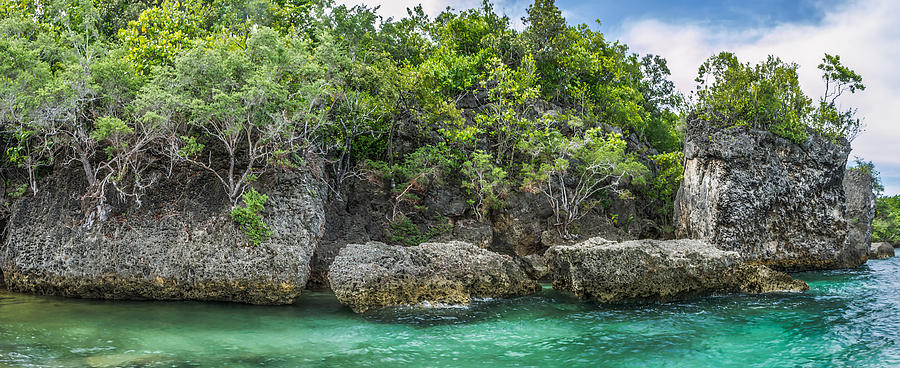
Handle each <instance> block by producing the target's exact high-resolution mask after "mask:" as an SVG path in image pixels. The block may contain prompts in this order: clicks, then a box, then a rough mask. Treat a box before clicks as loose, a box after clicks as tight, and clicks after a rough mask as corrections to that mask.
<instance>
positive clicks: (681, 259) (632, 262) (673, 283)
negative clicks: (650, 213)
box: [546, 238, 809, 302]
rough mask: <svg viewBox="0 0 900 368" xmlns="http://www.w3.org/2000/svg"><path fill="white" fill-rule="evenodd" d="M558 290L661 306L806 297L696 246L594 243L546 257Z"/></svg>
mask: <svg viewBox="0 0 900 368" xmlns="http://www.w3.org/2000/svg"><path fill="white" fill-rule="evenodd" d="M546 255H547V259H548V262H549V264H550V278H551V279H552V280H553V287H554V288H556V289H562V290H567V291H570V292H573V293H574V294H575V295H576V296H578V297H579V298H582V299H592V300H596V301H599V302H622V301H665V300H673V299H681V298H686V297H691V296H698V295H707V294H713V293H720V292H724V293H733V292H737V293H765V292H773V291H805V290H808V289H809V286H808V285H806V283H805V282H803V281H799V280H794V279H793V278H791V277H790V276H788V275H786V274H784V273H781V272H778V271H774V270H771V269H769V268H768V267H766V266H761V265H750V264H746V263H744V262H743V261H742V260H741V257H740V255H738V254H737V253H736V252H730V251H723V250H720V249H717V248H716V247H714V246H712V245H710V244H709V243H706V242H703V241H699V240H670V241H661V240H634V241H627V242H622V243H615V242H610V241H607V240H605V239H602V238H592V239H589V240H587V241H584V242H582V243H578V244H576V245H570V246H556V247H552V248H550V249H549V250H548V251H547V253H546Z"/></svg>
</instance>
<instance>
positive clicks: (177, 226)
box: [0, 173, 324, 304]
mask: <svg viewBox="0 0 900 368" xmlns="http://www.w3.org/2000/svg"><path fill="white" fill-rule="evenodd" d="M83 180H84V179H83V178H82V177H79V176H77V175H75V174H66V173H56V174H54V175H53V176H52V177H50V178H48V179H47V181H46V183H45V184H44V185H43V188H44V190H42V191H41V192H39V193H38V194H37V195H36V196H34V197H27V198H23V199H22V200H20V201H19V202H17V203H16V205H15V206H14V208H13V215H12V219H11V226H10V232H9V239H8V242H7V243H6V244H5V247H4V249H3V251H2V252H0V265H2V268H3V269H4V271H5V272H6V284H7V286H8V287H9V289H10V290H12V291H20V292H30V293H37V294H54V295H62V296H72V297H85V298H106V299H159V300H170V299H193V300H219V301H235V302H246V303H254V304H286V303H292V302H294V301H295V300H296V298H297V297H298V296H299V295H300V292H301V290H302V289H303V288H304V286H305V284H306V281H307V277H308V270H309V261H310V257H311V256H312V253H313V250H314V248H315V245H316V242H317V241H318V239H319V237H320V236H321V233H322V230H323V226H324V211H323V209H322V206H323V204H322V202H323V201H322V198H321V195H322V194H323V192H320V190H319V188H318V187H317V186H316V185H314V184H312V183H313V181H312V180H310V179H309V178H308V176H306V175H304V174H300V173H283V174H278V175H273V176H264V177H262V178H261V179H260V181H259V182H258V183H257V184H258V186H257V187H258V188H259V191H260V192H262V193H265V194H267V195H268V196H269V199H268V202H267V203H266V206H265V210H264V212H263V217H264V219H265V221H266V222H267V223H268V225H269V226H270V227H271V231H272V237H271V239H270V240H268V241H266V242H264V243H262V244H261V245H258V246H254V245H252V244H251V243H250V242H249V240H248V238H247V237H246V235H244V234H243V233H242V232H241V231H240V230H239V229H238V228H237V226H236V225H235V223H234V221H233V220H232V219H231V217H230V216H229V212H230V207H231V206H230V205H229V204H228V203H227V202H228V200H227V199H224V200H223V197H224V195H223V194H222V191H221V189H220V188H221V186H220V185H219V184H218V182H217V181H215V179H211V178H204V177H200V178H197V177H176V178H173V179H172V180H167V181H165V183H163V184H161V185H160V186H158V187H155V188H154V189H152V191H151V192H149V193H147V195H146V196H144V197H143V199H142V205H141V206H140V207H135V206H126V205H123V206H124V207H114V208H112V210H111V212H110V213H111V214H112V215H113V217H111V218H110V219H108V220H106V221H104V222H101V223H98V224H95V225H93V226H90V227H86V226H84V225H83V224H82V222H83V218H84V216H83V212H82V210H81V204H80V201H79V200H76V199H73V196H72V193H78V192H79V191H80V190H83V188H84V186H83V182H84V181H83ZM224 198H227V197H224ZM110 202H111V203H114V201H112V200H111V201H110Z"/></svg>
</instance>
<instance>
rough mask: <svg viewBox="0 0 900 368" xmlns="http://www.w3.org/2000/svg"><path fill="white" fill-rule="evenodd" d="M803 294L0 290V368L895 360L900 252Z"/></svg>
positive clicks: (813, 275)
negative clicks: (204, 296) (187, 295)
mask: <svg viewBox="0 0 900 368" xmlns="http://www.w3.org/2000/svg"><path fill="white" fill-rule="evenodd" d="M795 276H796V277H798V278H800V279H803V280H805V281H807V282H809V284H810V287H811V290H810V291H809V292H808V293H801V294H790V293H782V294H769V295H761V296H745V295H736V296H714V297H708V298H700V299H693V300H690V301H685V302H677V303H664V304H644V305H615V306H608V305H606V306H605V305H599V304H594V303H587V302H579V301H576V300H573V299H572V298H570V297H569V296H567V295H566V294H564V293H560V292H556V291H553V290H552V289H550V288H549V287H545V289H544V291H543V292H542V293H540V294H538V295H535V296H530V297H524V298H518V299H513V300H502V301H501V300H495V301H482V302H478V303H475V304H473V305H471V306H469V307H460V308H449V309H440V310H435V309H421V308H419V309H395V310H389V311H381V312H377V313H373V314H368V315H361V316H360V315H355V314H353V313H352V312H350V310H349V309H347V308H345V307H343V306H341V305H340V304H338V303H337V300H336V299H335V298H334V296H333V295H332V294H329V293H307V294H306V295H305V296H304V297H303V298H302V300H301V301H300V302H299V303H298V304H297V305H293V306H281V307H260V306H249V305H240V304H227V303H200V302H111V301H95V300H79V299H64V298H55V297H37V296H28V295H21V294H11V293H6V292H3V291H0V366H16V367H17V366H26V367H27V366H53V367H59V366H71V367H82V366H94V367H103V366H139V367H172V366H175V367H183V366H272V367H282V366H308V367H326V366H342V367H391V366H406V367H447V366H453V367H503V366H512V365H517V366H534V367H607V366H608V367H645V366H667V367H703V366H708V367H722V366H736V367H748V366H754V367H897V366H900V316H898V313H900V259H898V258H893V259H890V260H886V261H870V262H869V263H868V264H867V265H865V266H863V267H860V268H858V269H853V270H842V271H826V272H807V273H801V274H797V275H795Z"/></svg>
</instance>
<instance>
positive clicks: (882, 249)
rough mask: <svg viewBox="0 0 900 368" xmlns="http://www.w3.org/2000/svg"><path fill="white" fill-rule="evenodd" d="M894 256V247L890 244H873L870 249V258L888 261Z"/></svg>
mask: <svg viewBox="0 0 900 368" xmlns="http://www.w3.org/2000/svg"><path fill="white" fill-rule="evenodd" d="M893 256H894V247H893V246H891V244H890V243H872V245H871V246H870V247H869V258H871V259H888V258H891V257H893Z"/></svg>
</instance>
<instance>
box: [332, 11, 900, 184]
mask: <svg viewBox="0 0 900 368" xmlns="http://www.w3.org/2000/svg"><path fill="white" fill-rule="evenodd" d="M338 2H339V3H346V4H360V3H365V4H367V5H369V6H373V5H377V4H381V9H380V11H379V13H380V14H382V15H384V16H394V17H402V16H404V15H406V8H407V7H412V6H414V5H415V4H419V3H421V4H422V6H423V9H424V10H425V12H426V13H428V14H430V15H436V14H438V13H439V12H440V11H441V10H443V9H444V8H446V7H447V6H450V7H453V8H454V9H457V10H459V9H467V8H471V7H476V6H478V5H479V4H480V3H481V1H480V0H457V1H446V0H421V1H407V0H367V1H360V0H338ZM494 3H495V7H496V8H497V9H498V10H499V11H501V12H503V13H505V14H507V15H509V16H510V18H512V19H513V20H514V26H516V27H521V21H520V20H519V19H520V18H521V17H522V16H523V15H524V14H525V9H526V8H527V7H528V5H529V4H531V1H530V0H495V1H494ZM557 6H558V7H559V8H560V9H561V10H562V12H563V16H564V17H566V19H567V20H568V21H569V23H570V24H577V23H586V24H589V25H591V26H592V28H594V29H599V30H600V31H602V32H604V33H605V34H606V35H607V39H618V40H620V41H622V42H624V43H625V44H627V45H628V46H629V47H630V48H631V50H632V51H633V52H636V53H639V54H647V53H652V54H658V55H661V56H663V57H665V58H666V60H668V65H669V68H670V69H671V70H672V77H671V78H672V80H673V81H674V82H675V84H676V86H677V87H678V89H680V90H681V91H683V92H686V93H687V92H690V91H691V90H693V89H694V81H693V80H694V78H695V77H696V75H697V67H698V66H699V65H700V64H701V63H702V62H703V61H704V60H705V59H706V58H708V57H709V56H712V55H713V54H716V53H718V52H719V51H731V52H734V53H735V54H737V56H738V58H740V59H741V60H742V61H745V62H754V63H755V62H759V61H762V60H764V59H765V58H766V56H767V55H770V54H773V55H776V56H779V57H781V58H782V59H783V60H785V61H788V62H796V63H798V64H799V65H800V69H799V74H800V81H801V84H802V86H803V88H804V90H805V92H806V93H807V94H808V95H810V96H813V97H816V96H820V95H821V94H822V89H823V88H824V84H823V82H822V79H821V72H820V71H819V70H818V69H817V68H816V66H817V65H818V64H819V63H820V62H821V60H822V57H823V56H824V54H825V53H826V52H827V53H829V54H838V55H840V56H841V61H842V62H843V64H844V65H846V66H848V67H850V68H852V69H854V70H855V71H856V72H858V73H859V74H861V75H862V76H863V82H864V83H865V85H866V87H867V88H866V90H865V91H863V92H860V93H857V94H855V95H851V96H847V97H846V98H844V97H842V104H843V105H844V107H856V108H858V109H859V110H858V115H857V116H859V117H860V118H862V120H863V124H864V126H865V130H864V131H863V132H862V133H861V134H860V135H859V136H858V137H857V138H856V140H854V141H853V143H852V144H853V152H852V153H851V155H850V156H851V161H852V159H853V157H860V158H862V159H864V160H866V161H873V162H874V163H875V166H876V169H877V170H878V171H880V172H881V178H882V181H883V182H884V185H885V193H884V194H885V195H895V194H900V72H898V70H900V67H898V66H897V65H898V62H900V21H898V19H900V0H789V1H785V0H751V1H736V0H689V1H664V0H646V1H641V0H632V1H621V0H613V1H610V0H595V1H591V0H557ZM596 20H600V22H601V24H597V23H596V22H595V21H596Z"/></svg>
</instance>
